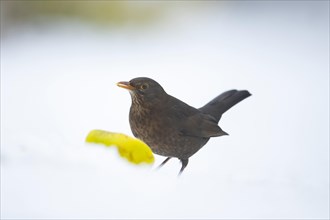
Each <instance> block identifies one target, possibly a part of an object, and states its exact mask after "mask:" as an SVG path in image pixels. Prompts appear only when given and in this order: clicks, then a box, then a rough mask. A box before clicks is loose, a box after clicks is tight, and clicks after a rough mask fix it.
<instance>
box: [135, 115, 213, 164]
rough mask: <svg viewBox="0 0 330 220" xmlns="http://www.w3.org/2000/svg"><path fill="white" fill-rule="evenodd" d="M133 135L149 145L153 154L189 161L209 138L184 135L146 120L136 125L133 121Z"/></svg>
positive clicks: (174, 129) (162, 124) (166, 126)
mask: <svg viewBox="0 0 330 220" xmlns="http://www.w3.org/2000/svg"><path fill="white" fill-rule="evenodd" d="M130 124H131V129H132V132H133V134H134V135H135V136H136V137H137V138H139V139H141V140H142V141H144V142H145V143H146V144H148V145H149V147H150V148H151V150H152V151H153V153H155V154H158V155H162V156H166V157H177V158H180V159H187V158H189V157H190V156H192V155H193V154H194V153H196V152H197V151H198V150H199V149H200V148H201V147H203V146H204V145H205V144H206V143H207V141H208V140H209V138H201V137H192V136H185V135H182V134H181V132H180V131H179V129H177V128H176V127H173V126H171V125H169V124H168V123H165V122H164V123H157V124H156V123H153V122H152V121H149V120H146V121H143V122H142V123H139V124H136V123H134V122H132V121H131V123H130Z"/></svg>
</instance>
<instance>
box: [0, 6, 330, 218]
mask: <svg viewBox="0 0 330 220" xmlns="http://www.w3.org/2000/svg"><path fill="white" fill-rule="evenodd" d="M210 4H211V3H210ZM281 4H282V5H281ZM281 4H279V5H275V6H274V5H267V4H262V3H261V4H260V5H259V6H260V8H254V7H252V8H246V7H247V6H246V7H245V6H244V7H239V6H241V5H240V4H238V5H237V6H232V7H229V8H221V7H220V8H219V7H214V8H208V9H207V10H199V11H190V10H186V8H185V7H183V6H182V7H181V8H180V7H178V8H177V10H173V12H172V15H171V16H169V17H168V19H166V20H164V21H163V22H162V23H161V24H159V25H156V26H154V27H152V28H145V29H142V30H141V29H138V28H134V27H131V28H122V29H120V30H116V29H113V28H112V29H106V28H104V27H92V26H88V25H86V24H83V23H80V22H79V21H68V22H63V21H54V23H52V24H48V25H47V26H42V28H40V27H35V26H28V27H24V28H22V29H18V30H16V31H13V32H11V33H10V34H8V35H5V36H4V37H2V39H1V218H3V219H10V218H21V219H28V218H32V219H37V218H43V219H44V218H78V219H82V218H204V219H205V218H244V219H246V218H252V219H255V218H262V219H265V218H285V219H289V218H298V219H303V218H310V219H317V218H324V219H325V218H329V21H328V18H329V2H326V1H324V2H316V3H315V2H314V3H312V2H308V1H304V2H295V4H293V5H292V6H288V5H285V6H284V5H283V4H284V3H283V2H282V3H281ZM137 76H148V77H151V78H153V79H155V80H157V81H158V82H160V83H161V84H162V85H163V87H164V88H165V90H166V91H167V92H168V93H170V94H172V95H174V96H176V97H178V98H180V99H181V100H183V101H185V102H187V103H188V104H190V105H192V106H195V107H199V106H202V105H203V104H205V103H206V102H207V101H209V100H210V99H212V98H214V97H215V96H216V95H218V94H219V93H221V92H223V91H225V90H228V89H233V88H235V89H248V90H249V91H250V92H251V93H252V94H253V95H252V96H251V97H249V98H248V99H246V100H244V101H243V102H241V103H239V104H238V105H237V106H235V107H234V108H232V109H231V110H230V111H228V112H227V113H226V114H225V115H224V116H223V118H222V120H221V121H220V126H221V127H222V128H223V129H224V130H225V131H226V132H228V133H229V134H230V136H226V137H221V138H214V139H212V140H211V141H210V142H209V143H208V144H207V145H206V146H205V147H204V148H203V149H202V150H200V151H199V152H198V153H197V154H196V155H194V156H193V157H192V158H191V159H190V164H189V165H188V167H187V169H186V171H185V172H184V173H183V175H182V176H181V177H180V178H177V176H176V175H177V172H178V171H179V168H180V166H181V165H180V163H179V161H178V160H171V161H170V162H168V164H167V165H166V166H164V167H163V168H162V169H161V170H157V171H156V170H155V167H156V166H157V165H158V164H159V163H160V162H161V161H162V160H163V157H160V156H157V158H156V164H155V165H154V167H151V168H150V167H147V166H142V167H136V166H133V165H130V164H128V163H127V162H126V161H123V160H122V159H120V158H119V157H118V155H117V153H116V152H115V150H114V149H112V148H105V147H102V146H98V145H88V144H85V143H84V139H85V137H86V134H87V133H88V132H89V131H90V130H92V129H104V130H109V131H115V132H123V133H126V134H131V131H130V128H129V124H128V111H129V106H130V97H129V94H128V92H127V91H124V90H123V89H120V88H118V87H117V86H116V82H118V81H123V80H130V79H131V78H134V77H137Z"/></svg>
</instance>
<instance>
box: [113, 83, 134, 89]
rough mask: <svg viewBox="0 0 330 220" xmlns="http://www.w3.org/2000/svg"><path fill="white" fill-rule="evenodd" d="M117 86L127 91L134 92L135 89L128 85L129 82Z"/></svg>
mask: <svg viewBox="0 0 330 220" xmlns="http://www.w3.org/2000/svg"><path fill="white" fill-rule="evenodd" d="M117 86H119V87H121V88H124V89H128V90H134V89H135V88H134V87H133V86H131V85H130V83H129V82H118V83H117Z"/></svg>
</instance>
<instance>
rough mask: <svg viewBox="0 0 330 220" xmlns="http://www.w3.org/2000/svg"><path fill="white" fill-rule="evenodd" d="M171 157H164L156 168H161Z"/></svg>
mask: <svg viewBox="0 0 330 220" xmlns="http://www.w3.org/2000/svg"><path fill="white" fill-rule="evenodd" d="M170 159H171V157H168V158H166V159H165V160H164V161H163V162H162V163H161V164H160V165H159V166H158V167H157V169H159V168H161V167H162V166H164V164H165V163H167V161H169V160H170Z"/></svg>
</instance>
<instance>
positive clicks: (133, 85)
mask: <svg viewBox="0 0 330 220" xmlns="http://www.w3.org/2000/svg"><path fill="white" fill-rule="evenodd" d="M117 85H118V86H119V87H122V88H125V89H128V90H129V92H130V95H131V98H132V105H131V108H130V113H129V122H130V126H131V130H132V132H133V134H134V136H135V137H137V138H139V139H141V140H142V141H144V142H145V143H146V144H148V145H149V147H150V148H151V150H152V151H153V152H154V153H155V154H159V155H162V156H166V157H167V158H166V160H164V162H162V163H161V164H160V166H163V165H164V164H165V163H166V162H167V161H168V160H169V159H171V158H172V157H176V158H178V159H179V160H180V161H181V163H182V167H181V169H180V172H179V174H181V173H182V172H183V170H184V169H185V167H186V166H187V164H188V160H189V157H191V156H192V155H193V154H195V153H196V152H197V151H198V150H199V149H201V148H202V147H203V146H204V145H205V144H206V143H207V142H208V140H209V139H210V138H211V137H218V136H222V135H228V134H227V133H226V132H224V131H223V130H222V129H221V128H220V127H219V126H218V122H219V120H220V118H221V116H222V114H223V113H225V112H226V111H227V110H228V109H230V108H231V107H232V106H234V105H235V104H237V103H238V102H240V101H242V100H243V99H245V98H247V97H249V96H250V95H251V94H250V93H249V92H248V91H246V90H242V91H237V90H230V91H227V92H224V93H222V94H221V95H219V96H217V97H216V98H214V99H213V100H212V101H210V102H209V103H207V104H206V105H204V106H203V107H201V108H199V109H196V108H194V107H192V106H190V105H187V104H186V103H184V102H182V101H180V100H179V99H177V98H175V97H173V96H171V95H169V94H167V93H166V92H165V90H164V89H163V88H162V87H161V85H160V84H159V83H157V82H156V81H154V80H153V79H150V78H146V77H139V78H134V79H132V80H131V81H129V82H118V83H117Z"/></svg>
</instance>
